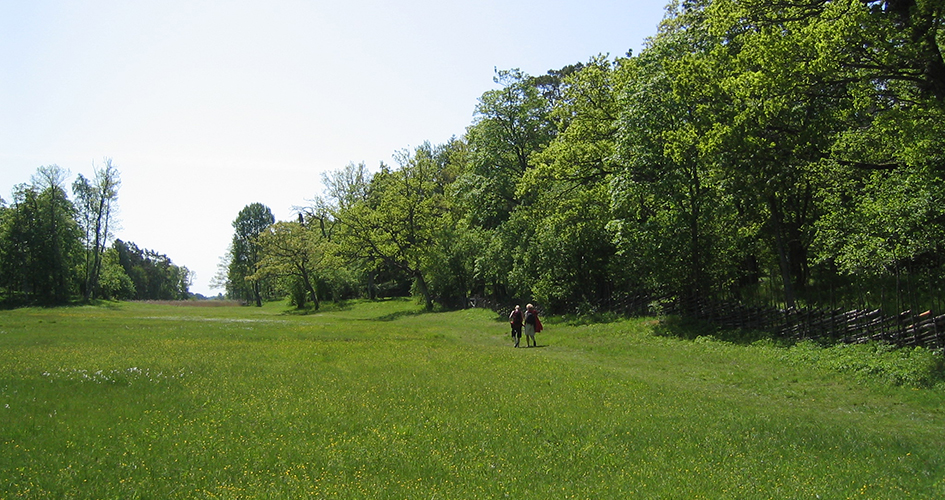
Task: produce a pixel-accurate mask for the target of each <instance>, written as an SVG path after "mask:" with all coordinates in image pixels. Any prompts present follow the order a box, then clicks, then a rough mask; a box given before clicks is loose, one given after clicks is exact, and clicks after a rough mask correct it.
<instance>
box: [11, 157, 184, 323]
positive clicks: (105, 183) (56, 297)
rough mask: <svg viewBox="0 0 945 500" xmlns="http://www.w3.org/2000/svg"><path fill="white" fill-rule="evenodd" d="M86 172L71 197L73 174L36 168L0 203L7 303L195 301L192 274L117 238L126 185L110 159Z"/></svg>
mask: <svg viewBox="0 0 945 500" xmlns="http://www.w3.org/2000/svg"><path fill="white" fill-rule="evenodd" d="M93 168H94V170H95V172H94V176H93V178H91V179H87V178H85V177H84V176H82V175H81V174H79V175H78V176H77V178H76V180H75V181H74V182H73V184H72V194H73V199H72V200H70V199H69V197H68V194H67V193H66V181H67V178H68V177H69V173H68V171H66V170H65V169H63V168H60V167H59V166H57V165H50V166H43V167H40V168H39V169H37V173H36V175H34V176H33V178H32V180H31V182H30V183H24V184H20V185H17V186H16V187H14V189H13V199H12V202H10V204H9V205H8V204H7V202H6V201H4V200H3V199H0V303H2V304H4V305H6V306H18V305H62V304H67V303H71V302H76V301H89V300H93V299H99V298H101V299H117V300H123V299H139V300H146V299H152V300H177V299H186V298H188V297H189V296H190V293H189V291H188V288H189V286H190V281H191V273H190V271H189V270H188V269H187V268H186V267H183V266H177V265H175V264H174V263H172V262H171V260H170V259H169V258H168V257H167V256H166V255H162V254H159V253H157V252H154V251H151V250H141V249H139V248H138V247H137V246H136V245H135V244H134V243H130V242H129V243H125V242H123V241H121V240H114V241H112V244H111V245H110V246H109V245H108V242H109V241H111V240H112V231H113V230H114V219H115V213H116V209H117V201H118V189H119V187H120V186H121V180H120V175H119V172H118V169H117V168H116V167H115V166H114V165H112V161H111V159H105V161H104V164H103V165H102V166H101V167H94V166H93Z"/></svg>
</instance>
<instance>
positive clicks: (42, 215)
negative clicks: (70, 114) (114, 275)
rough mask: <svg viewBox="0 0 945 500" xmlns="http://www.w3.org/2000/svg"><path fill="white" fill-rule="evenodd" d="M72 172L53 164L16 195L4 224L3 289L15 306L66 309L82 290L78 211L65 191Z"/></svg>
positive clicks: (0, 246)
mask: <svg viewBox="0 0 945 500" xmlns="http://www.w3.org/2000/svg"><path fill="white" fill-rule="evenodd" d="M67 176H68V173H67V172H66V171H65V170H64V169H62V168H60V167H58V166H56V165H49V166H44V167H40V168H39V169H37V173H36V175H34V176H33V179H32V182H31V183H30V184H20V185H18V186H16V187H15V188H14V190H13V202H12V205H11V206H9V207H7V208H5V209H4V210H3V212H2V221H0V287H2V288H3V290H4V291H5V295H6V296H5V299H6V300H7V301H8V302H13V303H36V304H45V305H52V304H62V303H65V302H67V301H68V300H70V299H71V298H72V297H73V295H74V294H75V293H76V292H77V291H78V288H77V283H78V282H77V279H76V278H77V276H76V272H75V269H76V263H77V262H78V261H79V259H81V258H82V252H81V247H80V243H79V242H80V241H81V240H80V236H79V227H78V225H77V224H76V221H75V207H74V206H73V205H72V203H71V202H70V201H69V199H68V196H67V195H66V191H65V181H66V177H67Z"/></svg>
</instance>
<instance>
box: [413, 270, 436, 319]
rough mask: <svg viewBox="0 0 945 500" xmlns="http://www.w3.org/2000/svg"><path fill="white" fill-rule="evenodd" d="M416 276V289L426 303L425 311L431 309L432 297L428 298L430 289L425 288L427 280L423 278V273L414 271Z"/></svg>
mask: <svg viewBox="0 0 945 500" xmlns="http://www.w3.org/2000/svg"><path fill="white" fill-rule="evenodd" d="M415 276H416V278H417V290H419V291H420V295H422V296H423V302H424V304H425V305H426V308H427V311H431V310H433V299H432V298H430V290H429V288H427V282H426V280H424V279H423V274H422V273H420V272H419V271H417V272H416V273H415Z"/></svg>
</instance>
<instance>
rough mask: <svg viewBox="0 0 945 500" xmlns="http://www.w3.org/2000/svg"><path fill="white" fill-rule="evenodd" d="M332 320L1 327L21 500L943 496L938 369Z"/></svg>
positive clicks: (575, 327) (82, 317) (685, 340)
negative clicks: (523, 343)
mask: <svg viewBox="0 0 945 500" xmlns="http://www.w3.org/2000/svg"><path fill="white" fill-rule="evenodd" d="M326 309H327V310H325V311H322V312H319V313H317V314H310V315H297V314H292V313H291V311H290V309H288V308H287V307H285V306H284V305H282V304H270V305H267V306H266V307H263V308H254V307H213V308H196V307H175V306H173V305H164V304H135V303H120V304H106V305H99V306H88V307H73V308H57V309H21V310H15V311H2V312H0V422H2V424H0V498H2V499H13V498H161V499H167V498H229V499H237V498H391V499H395V498H396V499H401V498H424V499H430V498H588V499H590V498H595V499H596V498H739V499H740V498H774V499H783V498H823V499H829V498H838V499H839V498H871V499H883V498H889V499H894V498H895V499H900V498H942V497H943V496H945V434H943V432H942V429H945V389H943V387H942V386H941V384H940V383H938V382H937V381H936V380H937V379H935V377H934V375H929V374H930V373H933V374H934V372H935V370H936V369H937V368H936V367H935V366H934V364H935V363H936V360H937V359H938V358H936V357H935V355H931V354H930V353H923V352H918V353H907V354H902V355H897V356H898V357H904V358H906V359H905V361H902V362H900V363H898V364H897V362H896V361H895V359H893V358H895V356H892V357H891V356H889V355H888V354H887V353H882V352H876V351H877V349H875V348H872V353H870V352H865V351H864V352H863V353H860V354H856V352H855V351H854V350H851V351H843V352H840V351H836V350H835V348H822V347H819V346H813V345H800V346H779V345H775V344H773V343H770V342H753V343H752V342H729V341H724V340H720V337H717V336H706V335H701V336H693V335H690V334H689V333H690V331H689V330H685V327H676V326H674V325H672V324H667V323H663V324H660V323H658V322H656V321H655V320H653V319H649V318H648V319H631V320H613V321H609V322H606V323H592V324H580V323H577V322H567V321H562V320H560V319H556V318H547V319H545V320H544V323H545V327H546V330H545V331H544V332H542V333H540V334H538V342H539V347H537V348H527V349H526V348H519V349H513V348H512V345H511V341H510V339H509V337H508V325H507V323H506V322H505V321H503V320H502V319H501V318H497V317H496V315H495V314H494V313H492V312H490V311H485V310H464V311H455V312H445V313H427V312H424V311H423V310H422V308H421V307H420V306H418V305H416V304H415V303H413V302H411V301H402V300H390V301H379V302H359V303H353V304H349V305H346V306H343V307H339V306H328V307H326ZM869 356H872V357H873V358H872V359H873V361H866V362H864V363H861V365H859V366H858V365H857V363H856V360H857V359H861V358H866V357H869ZM848 357H849V358H851V360H849V361H843V360H844V359H846V358H848ZM877 360H878V361H877ZM845 363H846V364H850V365H851V367H852V368H851V367H847V366H846V364H845ZM922 363H925V365H922ZM886 365H888V366H887V367H886V368H883V367H884V366H886ZM915 365H922V367H920V368H918V369H915V370H914V372H915V373H913V374H912V375H908V374H909V373H912V372H909V368H908V367H909V366H915ZM864 366H865V367H866V368H864ZM939 368H940V367H939ZM903 373H905V374H906V375H903ZM890 374H894V375H895V376H893V375H890ZM910 377H912V378H910Z"/></svg>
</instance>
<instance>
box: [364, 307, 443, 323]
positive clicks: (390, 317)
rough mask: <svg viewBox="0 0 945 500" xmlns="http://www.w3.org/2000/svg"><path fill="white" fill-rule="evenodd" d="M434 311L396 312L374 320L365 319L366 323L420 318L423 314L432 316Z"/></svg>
mask: <svg viewBox="0 0 945 500" xmlns="http://www.w3.org/2000/svg"><path fill="white" fill-rule="evenodd" d="M434 312H436V311H427V310H423V309H421V310H418V311H397V312H393V313H390V314H385V315H383V316H378V317H376V318H365V320H366V321H396V320H398V319H401V318H408V317H411V316H421V315H424V314H432V313H434Z"/></svg>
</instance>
